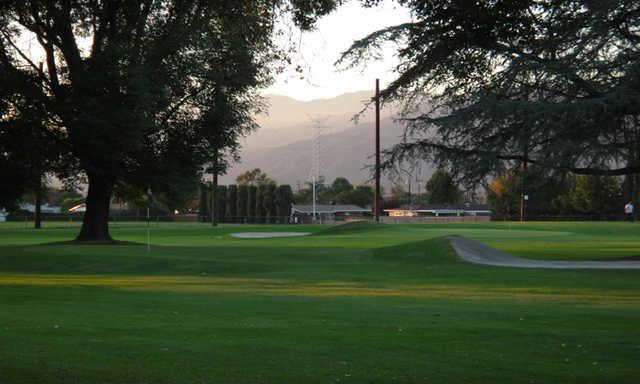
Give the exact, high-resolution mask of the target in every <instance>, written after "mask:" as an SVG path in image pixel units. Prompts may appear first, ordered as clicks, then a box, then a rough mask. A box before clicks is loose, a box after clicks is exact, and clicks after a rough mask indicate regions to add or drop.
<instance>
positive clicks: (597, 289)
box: [0, 223, 640, 384]
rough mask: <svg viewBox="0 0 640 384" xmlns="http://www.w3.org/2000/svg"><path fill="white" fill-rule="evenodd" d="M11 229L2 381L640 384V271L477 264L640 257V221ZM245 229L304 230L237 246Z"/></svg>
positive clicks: (1, 244) (1, 251) (1, 322)
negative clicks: (463, 255)
mask: <svg viewBox="0 0 640 384" xmlns="http://www.w3.org/2000/svg"><path fill="white" fill-rule="evenodd" d="M77 230H78V227H77V226H75V227H74V226H70V225H69V224H67V223H46V224H45V229H43V230H40V231H35V230H31V229H25V228H24V227H23V224H13V223H2V224H0V383H2V384H4V383H490V382H503V383H567V382H575V383H637V382H640V271H597V270H573V271H571V270H566V271H562V270H521V269H514V268H500V267H489V266H479V265H473V264H468V263H465V262H463V261H460V260H459V259H457V258H456V256H455V254H454V253H453V251H452V250H451V248H450V247H449V245H448V242H447V241H446V239H445V238H444V236H446V235H448V234H462V235H465V236H468V237H471V238H474V239H477V240H480V241H483V242H486V243H488V244H490V245H492V246H494V247H496V248H499V249H502V250H505V251H508V252H511V253H513V254H516V255H519V256H524V257H530V258H540V259H545V258H546V259H559V260H560V259H563V260H578V259H582V260H587V259H621V258H639V257H638V256H639V255H640V224H629V223H532V224H525V225H522V224H518V223H483V224H442V225H378V226H376V225H367V224H351V225H347V226H344V227H326V226H248V225H247V226H243V225H223V226H220V227H218V228H216V229H213V228H211V227H210V226H208V225H206V224H202V225H198V224H186V223H184V224H166V223H160V224H159V225H158V226H156V225H155V224H154V225H152V227H151V232H150V233H151V249H150V251H149V252H148V251H147V247H146V245H145V242H146V239H147V235H146V230H145V228H144V226H141V225H139V224H127V223H116V224H115V225H114V226H113V228H112V234H113V236H114V237H115V238H117V239H118V240H121V241H123V242H124V243H122V244H120V245H111V246H95V245H93V246H88V245H87V246H79V245H70V244H65V243H60V242H63V241H67V240H71V239H73V236H74V235H75V233H76V232H77ZM242 231H306V232H314V234H313V235H311V236H308V237H303V238H290V239H261V240H241V239H234V238H232V237H230V236H229V233H232V232H242Z"/></svg>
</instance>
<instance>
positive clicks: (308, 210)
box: [291, 204, 371, 215]
mask: <svg viewBox="0 0 640 384" xmlns="http://www.w3.org/2000/svg"><path fill="white" fill-rule="evenodd" d="M291 209H292V212H294V213H305V214H309V215H311V214H313V205H298V204H294V205H293V206H292V207H291ZM370 211H371V210H370V209H366V208H362V207H359V206H357V205H353V204H345V205H328V204H318V205H316V213H338V212H345V213H346V212H349V213H365V212H370Z"/></svg>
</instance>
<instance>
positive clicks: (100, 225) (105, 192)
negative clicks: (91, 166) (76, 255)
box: [76, 174, 113, 243]
mask: <svg viewBox="0 0 640 384" xmlns="http://www.w3.org/2000/svg"><path fill="white" fill-rule="evenodd" d="M88 178H89V192H88V194H87V200H86V212H85V213H84V218H83V220H82V229H81V230H80V234H79V235H78V237H77V238H76V241H79V242H87V243H111V242H113V239H112V238H111V236H110V235H109V203H110V201H111V192H112V190H113V180H112V179H110V178H108V177H104V176H98V175H95V174H88Z"/></svg>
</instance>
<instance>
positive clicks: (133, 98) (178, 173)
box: [0, 0, 337, 241]
mask: <svg viewBox="0 0 640 384" xmlns="http://www.w3.org/2000/svg"><path fill="white" fill-rule="evenodd" d="M336 3H337V1H333V0H323V1H319V2H304V1H298V0H291V1H287V0H266V1H263V0H260V1H258V0H239V1H233V2H231V3H230V2H227V1H197V0H180V1H178V0H149V1H142V2H135V1H124V2H116V1H80V0H69V1H42V0H27V1H23V0H19V1H18V0H7V1H3V2H0V74H2V76H3V81H2V91H1V92H0V116H1V119H0V121H3V122H4V121H7V120H8V121H10V123H11V124H13V125H15V124H19V123H21V122H24V121H25V119H24V118H23V116H25V112H24V111H26V110H27V109H28V108H39V109H42V110H43V112H44V113H43V114H40V113H38V114H37V115H34V116H38V120H39V122H40V123H41V124H40V125H39V127H40V131H41V132H43V134H39V136H41V137H46V139H47V145H42V146H41V148H42V149H46V148H54V149H56V151H57V152H58V154H56V155H55V156H53V158H55V160H56V161H61V160H64V161H62V162H61V163H60V164H59V165H60V166H59V167H58V170H59V171H60V172H61V173H63V174H66V175H77V174H78V173H81V172H82V173H84V175H86V179H87V182H88V185H89V188H88V195H87V212H86V214H85V215H84V222H83V226H82V229H81V231H80V234H79V236H78V239H79V240H87V241H110V240H111V238H110V235H109V232H108V222H107V219H108V210H109V202H110V198H111V196H112V193H113V192H114V189H118V188H125V189H126V188H136V189H138V190H139V191H140V192H141V193H144V192H146V191H148V190H149V189H151V190H153V191H156V192H160V191H162V192H165V194H166V195H167V196H171V198H174V197H179V196H178V195H180V194H181V193H182V191H181V190H179V191H176V190H174V189H173V188H175V187H176V186H180V185H188V186H190V188H191V192H193V191H195V189H196V188H197V178H196V177H195V176H196V175H197V174H198V173H199V172H200V171H201V170H202V169H203V167H204V166H205V164H207V163H209V164H212V165H213V166H214V168H216V172H218V171H220V167H222V168H223V167H224V165H225V161H226V160H228V159H229V155H230V156H231V157H230V158H234V156H236V155H237V151H236V150H237V145H236V143H237V141H236V140H235V138H237V135H236V134H242V133H244V132H246V131H247V130H250V129H252V127H253V125H252V121H251V119H250V118H249V115H250V114H251V113H252V112H253V111H254V109H255V107H256V105H257V104H256V103H255V100H256V99H255V96H256V93H255V90H256V89H257V88H258V87H260V86H263V85H265V84H267V83H268V82H269V80H270V78H271V75H272V73H273V69H274V68H275V67H276V65H275V64H276V63H278V62H280V61H281V59H283V55H282V52H281V50H279V49H278V48H277V46H276V44H275V43H274V37H275V36H276V34H275V33H274V27H275V22H276V19H277V18H278V17H281V16H283V15H284V16H285V17H292V18H293V19H294V20H295V21H296V22H297V23H298V24H299V25H300V26H302V27H303V28H310V27H311V26H312V24H313V21H314V20H315V19H316V18H317V17H319V16H320V15H323V14H325V13H327V12H329V11H331V10H332V9H333V8H334V7H335V5H336ZM26 40H32V41H34V42H36V44H37V45H38V47H39V49H40V51H41V52H42V56H43V58H42V60H41V61H42V63H41V62H40V59H35V60H32V59H31V55H30V53H29V52H27V51H26V48H25V47H24V46H22V45H21V43H20V42H21V41H26ZM4 78H10V79H12V82H11V84H10V83H9V82H5V81H4ZM8 84H10V85H8ZM25 101H26V102H25ZM23 105H24V107H23ZM40 117H42V119H40ZM5 131H6V130H4V129H3V130H2V131H0V134H2V140H0V142H5V141H6V140H7V139H12V140H13V139H14V138H15V137H16V136H15V135H11V134H6V133H5ZM15 147H16V146H15V145H13V146H12V148H15ZM224 150H228V151H229V152H224ZM2 153H3V156H5V157H7V158H6V159H3V160H7V161H12V162H15V161H14V157H15V151H5V152H2ZM4 153H6V154H9V155H6V154H4ZM216 157H217V158H216ZM18 163H19V161H18ZM164 180H170V182H163V181H164ZM183 181H186V184H184V183H182V182H183ZM15 184H16V185H17V186H18V187H19V186H21V185H23V183H22V181H21V180H17V179H16V183H15Z"/></svg>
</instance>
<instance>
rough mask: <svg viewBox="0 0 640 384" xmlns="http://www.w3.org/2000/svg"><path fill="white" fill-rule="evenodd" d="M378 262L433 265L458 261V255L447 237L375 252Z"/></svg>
mask: <svg viewBox="0 0 640 384" xmlns="http://www.w3.org/2000/svg"><path fill="white" fill-rule="evenodd" d="M373 259H374V260H376V261H383V262H393V263H398V264H433V263H438V264H442V263H451V262H455V261H456V254H455V251H454V250H453V248H451V244H449V240H447V238H446V237H444V236H443V237H436V238H433V239H428V240H421V241H414V242H410V243H404V244H400V245H393V246H390V247H383V248H378V249H376V250H374V251H373Z"/></svg>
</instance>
